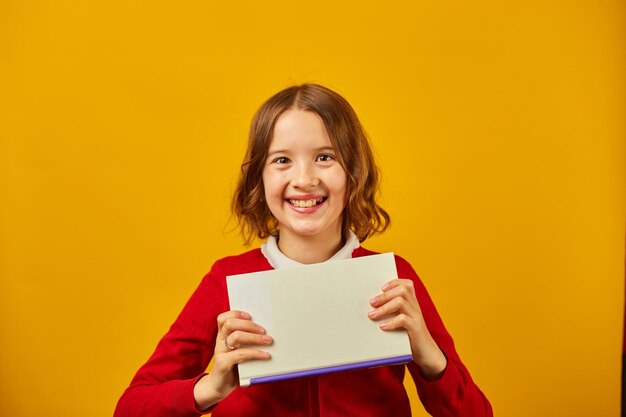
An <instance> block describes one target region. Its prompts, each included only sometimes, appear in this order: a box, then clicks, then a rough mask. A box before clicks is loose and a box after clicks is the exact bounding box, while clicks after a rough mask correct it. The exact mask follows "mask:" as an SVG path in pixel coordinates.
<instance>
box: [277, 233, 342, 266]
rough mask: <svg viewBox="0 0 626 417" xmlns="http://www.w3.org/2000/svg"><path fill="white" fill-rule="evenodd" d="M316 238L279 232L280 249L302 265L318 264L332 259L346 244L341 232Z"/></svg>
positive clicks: (324, 234)
mask: <svg viewBox="0 0 626 417" xmlns="http://www.w3.org/2000/svg"><path fill="white" fill-rule="evenodd" d="M332 232H333V233H323V234H321V235H316V236H300V235H296V234H292V233H290V232H289V231H279V233H278V249H280V251H281V252H282V253H283V254H284V255H285V256H287V257H288V258H291V259H293V260H294V261H296V262H300V263H301V264H316V263H320V262H324V261H327V260H328V259H330V258H331V257H332V256H333V255H334V254H335V253H337V251H339V249H341V248H342V246H343V245H344V244H345V242H344V240H343V238H342V236H341V231H340V230H339V231H338V232H335V231H332Z"/></svg>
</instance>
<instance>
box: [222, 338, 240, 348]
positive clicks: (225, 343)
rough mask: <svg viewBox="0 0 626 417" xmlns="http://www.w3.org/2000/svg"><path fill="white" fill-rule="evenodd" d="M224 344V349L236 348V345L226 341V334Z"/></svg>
mask: <svg viewBox="0 0 626 417" xmlns="http://www.w3.org/2000/svg"><path fill="white" fill-rule="evenodd" d="M224 346H226V349H228V350H235V349H237V346H232V345H230V344H229V343H228V336H226V339H224Z"/></svg>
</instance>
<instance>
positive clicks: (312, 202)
mask: <svg viewBox="0 0 626 417" xmlns="http://www.w3.org/2000/svg"><path fill="white" fill-rule="evenodd" d="M326 200H327V197H318V198H310V199H308V200H294V199H288V200H287V201H288V202H289V204H291V205H292V206H294V207H299V208H308V207H313V206H317V205H318V204H322V203H323V202H324V201H326Z"/></svg>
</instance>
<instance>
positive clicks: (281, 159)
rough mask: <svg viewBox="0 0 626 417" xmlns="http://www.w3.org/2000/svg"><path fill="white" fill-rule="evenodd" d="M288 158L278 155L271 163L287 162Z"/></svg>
mask: <svg viewBox="0 0 626 417" xmlns="http://www.w3.org/2000/svg"><path fill="white" fill-rule="evenodd" d="M289 162H290V161H289V158H287V157H286V156H279V157H278V158H274V159H273V160H272V163H273V164H286V163H289Z"/></svg>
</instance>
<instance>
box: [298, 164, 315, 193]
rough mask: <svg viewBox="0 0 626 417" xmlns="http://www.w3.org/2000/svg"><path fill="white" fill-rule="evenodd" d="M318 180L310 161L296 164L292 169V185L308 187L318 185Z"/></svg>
mask: <svg viewBox="0 0 626 417" xmlns="http://www.w3.org/2000/svg"><path fill="white" fill-rule="evenodd" d="M319 183H320V180H319V177H318V175H317V171H316V169H315V166H314V165H313V164H312V163H302V164H298V166H297V167H296V169H295V170H294V176H293V180H292V185H293V186H294V187H298V188H310V187H315V186H317V185H319Z"/></svg>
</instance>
